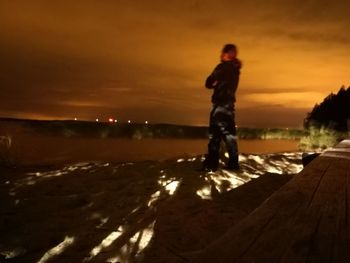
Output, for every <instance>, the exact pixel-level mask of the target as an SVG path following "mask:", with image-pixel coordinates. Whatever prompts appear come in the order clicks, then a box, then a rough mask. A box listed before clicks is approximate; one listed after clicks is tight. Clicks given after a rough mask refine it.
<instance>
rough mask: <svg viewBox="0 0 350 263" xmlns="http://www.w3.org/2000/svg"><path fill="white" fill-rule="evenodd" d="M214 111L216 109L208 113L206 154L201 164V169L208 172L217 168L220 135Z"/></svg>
mask: <svg viewBox="0 0 350 263" xmlns="http://www.w3.org/2000/svg"><path fill="white" fill-rule="evenodd" d="M215 111H216V107H214V108H213V109H212V111H211V112H210V120H209V143H208V154H207V156H206V158H205V160H204V163H203V168H204V169H210V170H217V168H218V166H219V152H220V142H221V133H220V128H219V126H218V125H217V120H216V115H215Z"/></svg>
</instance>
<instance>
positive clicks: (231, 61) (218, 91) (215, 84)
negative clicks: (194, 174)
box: [202, 44, 241, 171]
mask: <svg viewBox="0 0 350 263" xmlns="http://www.w3.org/2000/svg"><path fill="white" fill-rule="evenodd" d="M240 68H241V62H240V61H239V60H238V59H237V47H236V46H235V45H234V44H226V45H225V46H224V47H223V49H222V52H221V63H220V64H218V65H217V66H216V67H215V69H214V71H213V72H212V73H211V74H210V76H209V77H208V78H207V79H206V82H205V86H206V88H208V89H212V90H213V95H212V98H211V102H212V104H213V107H212V110H211V112H210V119H209V143H208V154H207V155H206V158H205V160H204V162H203V167H202V169H203V170H207V171H208V170H209V171H216V170H217V169H218V166H219V152H220V143H221V140H224V142H225V144H226V148H227V151H228V154H229V159H228V163H227V166H226V168H227V169H230V170H238V169H239V162H238V147H237V136H236V124H235V101H236V95H235V94H236V90H237V86H238V82H239V75H240Z"/></svg>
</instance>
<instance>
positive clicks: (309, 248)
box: [190, 141, 350, 262]
mask: <svg viewBox="0 0 350 263" xmlns="http://www.w3.org/2000/svg"><path fill="white" fill-rule="evenodd" d="M340 148H341V149H342V150H341V151H337V155H336V156H334V155H333V153H334V152H333V153H332V154H331V155H327V154H324V155H322V156H321V157H318V158H316V159H315V160H314V161H313V162H311V163H310V164H309V165H308V167H307V168H306V169H304V170H303V171H302V172H301V173H300V174H299V175H298V176H296V177H295V178H294V179H292V180H291V181H290V182H289V183H288V184H286V185H285V186H284V187H282V188H281V189H280V190H279V191H277V192H276V193H275V194H274V195H272V197H271V198H270V199H269V200H267V201H266V202H265V203H263V204H262V205H261V206H260V207H259V208H258V209H257V210H255V211H254V212H253V213H252V214H250V215H249V216H248V217H247V218H245V219H244V220H243V221H241V222H240V223H239V224H238V225H236V226H235V227H234V228H232V229H231V230H229V231H228V232H227V233H226V234H225V235H224V236H223V237H221V238H220V239H218V240H216V241H214V242H213V243H212V244H210V245H209V246H208V247H207V248H206V249H205V250H204V251H201V252H199V253H197V254H195V255H194V258H193V259H192V260H190V261H191V262H350V245H349V244H350V243H349V237H350V235H349V212H348V211H349V189H350V187H349V181H350V179H349V176H350V175H349V170H350V161H349V159H348V158H347V155H348V152H347V151H350V141H346V142H343V143H342V144H340ZM343 157H344V158H343ZM218 223H219V222H218Z"/></svg>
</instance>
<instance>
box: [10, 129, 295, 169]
mask: <svg viewBox="0 0 350 263" xmlns="http://www.w3.org/2000/svg"><path fill="white" fill-rule="evenodd" d="M298 142H299V141H297V140H239V142H238V144H239V151H240V152H241V153H258V154H259V153H276V152H291V151H297V150H298ZM207 143H208V142H207V140H205V139H142V140H136V139H116V138H106V139H100V138H80V137H77V138H65V137H59V136H43V135H36V134H21V135H17V136H15V137H13V138H12V146H11V153H10V154H11V157H12V158H14V159H15V161H16V163H18V164H24V165H31V164H57V163H66V162H77V161H108V162H134V161H143V160H165V159H173V158H179V157H183V156H195V155H199V154H204V153H206V151H207Z"/></svg>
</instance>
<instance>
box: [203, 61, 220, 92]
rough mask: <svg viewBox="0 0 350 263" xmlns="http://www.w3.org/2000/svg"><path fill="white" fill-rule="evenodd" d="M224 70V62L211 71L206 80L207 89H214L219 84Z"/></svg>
mask: <svg viewBox="0 0 350 263" xmlns="http://www.w3.org/2000/svg"><path fill="white" fill-rule="evenodd" d="M222 71H223V68H222V64H219V65H217V66H216V68H215V69H214V71H213V73H211V74H210V75H209V77H208V78H207V79H206V81H205V87H206V88H207V89H214V88H215V87H216V86H217V84H218V82H219V80H220V77H221V75H222Z"/></svg>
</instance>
